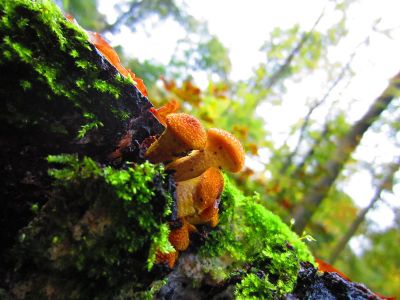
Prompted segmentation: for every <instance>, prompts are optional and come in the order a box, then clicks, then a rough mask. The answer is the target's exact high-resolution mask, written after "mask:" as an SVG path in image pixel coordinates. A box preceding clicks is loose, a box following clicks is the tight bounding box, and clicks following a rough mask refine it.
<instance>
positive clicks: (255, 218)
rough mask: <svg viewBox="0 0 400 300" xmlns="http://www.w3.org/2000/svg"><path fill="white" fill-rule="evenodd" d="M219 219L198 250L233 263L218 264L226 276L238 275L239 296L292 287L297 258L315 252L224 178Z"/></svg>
mask: <svg viewBox="0 0 400 300" xmlns="http://www.w3.org/2000/svg"><path fill="white" fill-rule="evenodd" d="M221 206H222V213H221V217H220V224H219V226H218V227H217V229H216V230H214V231H213V232H212V233H211V234H210V236H209V239H208V240H207V242H206V244H205V245H204V246H203V247H202V248H201V249H200V254H201V255H202V256H203V257H225V259H224V260H225V261H229V262H230V263H229V264H228V265H227V266H225V268H221V267H219V268H216V267H215V266H213V267H212V268H213V269H218V270H219V272H220V274H219V276H220V277H221V270H222V271H223V272H224V274H223V275H222V276H223V277H225V279H228V278H234V277H238V276H239V277H240V278H241V280H240V282H239V283H238V284H237V285H236V289H235V295H236V296H237V297H238V298H239V299H251V298H252V297H255V298H254V299H260V298H264V299H270V298H272V297H279V296H281V295H283V294H285V293H288V292H290V291H292V289H293V288H294V284H295V282H296V278H297V273H298V270H299V263H300V262H301V261H311V262H313V257H312V255H311V253H310V251H309V250H308V248H307V247H306V245H305V244H304V243H303V242H302V241H301V239H300V238H299V237H298V236H297V235H296V234H295V233H293V232H292V231H291V230H290V228H289V227H288V226H287V225H286V224H284V223H283V222H282V221H281V220H280V218H279V217H278V216H276V215H274V214H273V213H271V212H270V211H268V210H266V209H265V208H264V207H263V206H261V205H260V204H258V203H257V196H254V197H245V196H244V195H243V194H242V193H241V192H240V191H238V190H237V189H236V187H235V186H234V185H233V184H232V183H231V182H230V181H229V179H228V178H227V177H225V189H224V192H223V195H222V198H221Z"/></svg>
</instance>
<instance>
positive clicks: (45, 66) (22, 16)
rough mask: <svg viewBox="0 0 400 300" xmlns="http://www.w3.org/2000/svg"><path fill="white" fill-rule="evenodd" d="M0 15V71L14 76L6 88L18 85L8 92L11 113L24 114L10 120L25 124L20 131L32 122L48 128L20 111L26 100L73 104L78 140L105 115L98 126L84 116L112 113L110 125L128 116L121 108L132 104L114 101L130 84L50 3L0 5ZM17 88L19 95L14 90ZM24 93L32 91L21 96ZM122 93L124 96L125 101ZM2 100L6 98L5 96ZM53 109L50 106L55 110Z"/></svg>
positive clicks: (24, 0) (36, 117) (37, 116)
mask: <svg viewBox="0 0 400 300" xmlns="http://www.w3.org/2000/svg"><path fill="white" fill-rule="evenodd" d="M0 11H1V12H2V15H1V17H0V40H1V42H2V43H1V44H0V67H1V68H2V72H7V73H10V72H14V73H15V74H12V75H13V76H15V77H17V78H18V82H17V83H14V82H7V86H8V87H9V86H11V85H12V84H15V85H18V87H17V86H15V87H12V88H10V90H11V89H13V90H17V89H18V93H13V94H12V97H13V99H14V103H13V109H15V110H17V111H20V112H25V115H22V114H21V115H20V116H19V118H18V120H11V122H13V123H19V122H20V121H21V120H24V124H22V125H19V127H21V126H23V127H25V126H28V125H29V124H33V123H35V124H36V125H37V126H39V127H40V126H41V127H43V128H49V127H51V124H49V123H47V122H51V121H50V120H49V119H48V118H43V116H40V114H31V113H30V112H29V111H28V110H27V109H20V108H21V107H22V108H25V107H26V103H27V100H28V99H29V103H35V107H38V105H43V106H46V105H47V104H46V103H45V102H46V100H47V101H55V102H57V103H60V106H65V107H66V104H65V103H63V102H65V101H69V102H72V104H73V106H74V108H75V109H76V113H78V114H81V116H82V119H81V120H82V121H81V122H82V123H81V124H78V123H77V127H80V128H78V129H77V132H76V133H75V135H74V136H76V135H78V136H83V135H84V134H86V132H88V131H90V130H91V129H94V128H99V127H100V126H101V125H100V124H101V123H104V116H102V118H101V119H100V118H99V117H97V118H96V119H97V120H98V122H89V124H88V123H86V122H85V120H84V119H85V118H84V116H83V114H84V113H86V112H89V113H91V114H93V115H99V114H104V113H105V112H106V113H107V114H110V115H111V116H106V118H107V120H108V121H109V122H110V123H112V120H113V119H115V120H116V121H115V122H114V123H117V122H118V121H120V120H122V121H126V120H127V119H128V118H129V116H130V114H129V113H127V112H126V111H125V109H124V108H126V107H132V106H130V105H131V104H130V103H128V102H123V103H117V101H115V100H117V99H118V100H119V101H120V102H121V98H123V97H121V90H129V89H132V90H133V89H134V87H133V84H132V83H131V82H129V80H127V79H125V78H123V76H121V75H120V74H118V72H116V70H115V73H113V72H112V71H113V67H111V66H107V65H106V64H107V63H104V60H102V59H101V58H99V57H98V55H99V54H98V52H97V51H96V50H95V48H94V46H93V45H91V44H90V43H89V41H88V36H87V34H86V32H85V31H84V30H83V29H82V28H80V27H79V26H77V25H75V24H73V23H71V22H69V21H67V20H66V19H65V17H64V16H63V15H62V13H61V11H60V10H59V9H58V7H57V6H56V5H55V4H54V3H53V2H52V1H50V0H37V1H28V0H15V1H0ZM13 16H18V18H14V17H13ZM27 24H29V26H27ZM103 68H106V69H107V68H110V70H111V72H108V73H107V72H104V69H103ZM16 70H18V71H16ZM107 70H108V69H107ZM110 70H109V71H110ZM11 78H14V77H11ZM82 78H84V80H83V79H82ZM28 83H29V84H28ZM20 87H22V92H19V90H21V89H20ZM28 90H30V91H33V93H29V92H25V93H24V92H23V91H28ZM82 92H84V93H82ZM126 95H128V93H126V94H125V95H124V96H125V98H126ZM2 96H3V97H5V98H7V97H11V95H8V94H7V95H2ZM125 98H124V99H125ZM124 101H125V100H124ZM96 102H97V103H96ZM38 103H40V104H38ZM57 106H58V104H54V107H55V109H54V111H55V112H57ZM100 107H102V108H101V109H100ZM2 110H3V111H4V116H5V118H7V119H9V118H10V117H9V115H10V113H9V111H8V110H6V109H4V108H3V107H2ZM42 110H43V109H42ZM128 110H129V109H128ZM60 113H61V110H60ZM54 119H60V116H57V117H56V116H54ZM26 120H28V121H26ZM8 122H9V121H8ZM42 123H43V124H42ZM44 123H45V124H44ZM43 130H44V129H43ZM71 134H73V132H71Z"/></svg>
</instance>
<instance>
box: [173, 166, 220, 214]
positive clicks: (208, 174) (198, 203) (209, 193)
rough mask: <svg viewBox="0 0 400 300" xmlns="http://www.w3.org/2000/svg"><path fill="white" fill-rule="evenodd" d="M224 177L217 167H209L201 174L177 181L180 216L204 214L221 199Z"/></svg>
mask: <svg viewBox="0 0 400 300" xmlns="http://www.w3.org/2000/svg"><path fill="white" fill-rule="evenodd" d="M223 188H224V177H223V176H222V173H221V171H220V170H218V169H216V168H209V169H207V170H206V171H205V172H204V173H203V174H202V175H201V176H198V177H195V178H192V179H189V180H185V181H180V182H177V183H176V199H177V204H178V217H179V218H185V217H190V216H196V215H200V214H202V213H203V212H204V211H205V210H207V209H208V208H209V207H212V206H215V204H216V203H217V202H218V201H219V198H220V196H221V193H222V190H223Z"/></svg>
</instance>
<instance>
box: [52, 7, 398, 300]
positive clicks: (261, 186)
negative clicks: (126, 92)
mask: <svg viewBox="0 0 400 300" xmlns="http://www.w3.org/2000/svg"><path fill="white" fill-rule="evenodd" d="M101 2H102V1H100V0H85V1H80V0H59V1H56V3H57V4H58V5H59V6H60V7H61V8H62V9H63V10H64V11H65V12H66V13H70V14H72V15H73V16H74V17H75V18H76V19H77V21H78V23H79V24H80V25H81V26H82V27H84V28H85V29H87V30H93V31H97V32H99V33H100V34H102V35H103V36H104V37H105V38H106V39H108V41H110V43H111V44H112V45H113V46H114V47H115V48H116V49H117V51H118V52H119V54H120V57H121V60H122V63H123V65H124V66H126V67H128V68H131V69H132V71H133V72H134V73H135V74H136V75H137V76H138V77H141V78H143V79H144V81H145V84H146V86H147V88H148V90H149V99H150V100H151V101H152V103H153V104H154V105H155V106H156V107H158V106H161V105H164V104H166V103H168V102H170V101H176V102H177V103H179V105H180V110H181V111H186V112H189V113H190V114H193V115H195V116H196V117H198V118H199V119H201V120H202V122H203V124H204V125H205V126H206V127H219V128H224V129H226V130H228V131H231V132H232V133H233V134H234V135H235V136H237V137H238V138H239V139H240V140H241V141H242V143H243V145H244V146H245V149H246V151H247V166H246V169H245V170H244V171H243V172H242V173H240V174H239V175H237V176H236V177H234V179H235V180H236V182H237V183H238V185H239V186H240V188H241V189H242V190H243V191H245V193H247V194H253V193H258V194H259V195H260V200H259V201H260V202H261V203H262V204H263V205H265V206H266V207H267V208H268V209H270V210H272V211H273V212H275V213H276V214H278V215H279V216H281V218H282V219H283V220H285V221H286V222H287V223H288V224H291V226H292V228H293V230H295V231H296V232H297V233H299V234H300V235H302V236H303V237H304V239H306V240H308V242H309V243H308V244H309V246H310V248H311V249H312V250H313V252H314V254H315V255H316V257H318V258H320V259H323V260H325V261H327V262H329V263H331V264H333V265H334V266H335V267H337V268H339V269H340V270H341V271H342V272H344V273H345V274H347V275H348V276H349V277H350V278H351V280H353V281H358V282H363V283H365V284H367V285H368V286H369V287H370V288H371V289H373V290H374V291H376V292H378V293H381V294H385V295H390V296H397V297H400V251H399V247H400V203H399V197H400V184H399V178H400V172H398V169H399V164H400V151H399V149H400V133H399V129H400V109H399V97H398V95H399V86H400V75H397V76H396V71H397V72H399V71H400V60H399V55H397V60H396V59H393V62H392V63H393V66H392V70H394V73H393V74H384V75H382V77H383V78H378V79H377V80H376V82H373V83H372V84H371V83H367V84H365V83H363V82H362V81H360V78H362V76H363V72H371V71H370V70H374V68H368V67H366V66H367V65H368V59H369V58H368V55H369V54H368V53H369V52H368V51H369V50H370V49H371V47H372V46H373V43H372V42H371V41H374V42H375V44H376V43H385V41H395V40H396V38H397V43H399V42H400V22H399V23H398V24H397V25H396V26H393V25H392V24H388V23H387V22H385V19H384V18H382V16H379V15H377V16H376V17H375V18H374V19H373V21H372V22H371V23H370V24H369V27H368V28H366V27H365V26H364V28H363V29H364V31H363V32H364V33H365V35H363V34H364V33H361V34H358V35H354V34H353V32H352V31H351V26H350V25H349V24H350V23H351V21H352V20H351V15H352V14H354V11H358V12H359V13H363V12H362V10H363V2H368V1H361V0H360V1H350V0H336V1H332V0H325V1H321V2H324V5H325V6H324V9H322V10H321V11H320V14H319V15H318V16H317V17H316V18H315V20H312V26H308V27H305V26H303V25H301V24H291V25H290V26H288V25H287V24H288V22H286V23H285V24H286V25H285V26H283V27H282V26H281V24H279V22H278V23H276V24H275V25H274V27H271V28H267V29H266V31H265V32H267V33H268V34H266V35H264V36H257V38H258V39H259V50H260V53H262V57H263V58H262V61H261V62H260V63H258V65H257V66H255V67H254V68H253V71H252V72H251V75H250V76H248V78H245V79H240V80H238V79H234V78H233V77H232V75H231V70H232V67H234V66H233V65H232V62H231V59H230V52H231V51H232V49H229V48H228V47H227V46H225V45H224V44H223V43H222V41H221V37H219V36H217V35H215V34H213V33H212V32H211V31H210V28H209V26H208V24H207V22H205V21H204V20H201V19H198V18H196V17H194V16H193V15H194V14H191V13H190V12H189V9H188V7H189V6H188V5H186V3H185V2H182V1H178V0H118V1H114V2H112V1H109V0H107V1H106V2H108V5H107V6H108V7H110V2H112V3H113V5H112V8H113V10H112V11H110V12H109V13H110V15H109V13H108V12H104V11H103V12H100V10H99V7H101V5H102V3H101ZM103 2H104V1H103ZM200 2H202V1H200ZM240 2H242V6H243V12H242V13H243V14H249V15H250V16H251V14H252V9H251V3H252V2H251V1H247V2H245V1H240ZM294 2H296V1H293V3H294ZM207 3H208V2H207ZM210 3H211V2H210ZM229 3H230V2H226V4H227V5H228V6H227V7H226V10H225V11H220V12H219V13H220V14H221V22H224V18H225V16H226V15H227V14H229V11H230V9H229ZM302 3H303V4H304V5H307V1H304V2H302ZM380 3H381V4H382V5H387V4H388V3H390V1H389V2H388V1H382V2H380ZM392 3H395V1H392ZM208 4H209V3H208ZM208 4H205V5H208ZM270 5H271V4H270ZM271 7H273V5H271ZM209 9H210V10H213V7H212V5H210V7H209ZM288 9H290V7H288ZM389 9H393V10H395V11H396V7H393V8H389ZM397 9H400V7H397ZM304 10H305V11H306V10H307V8H306V7H304ZM397 11H398V10H397ZM299 14H301V11H299ZM349 15H350V17H349ZM166 22H174V23H176V24H175V25H178V26H179V28H180V30H181V31H182V32H184V38H180V39H179V40H178V41H177V42H176V46H175V49H174V50H173V51H172V54H171V56H170V57H169V61H168V63H160V62H159V61H157V60H155V59H150V58H147V59H146V58H138V57H135V51H136V50H137V49H142V48H146V47H148V46H146V42H142V43H141V44H135V46H134V47H133V49H127V48H126V47H125V48H124V47H122V45H119V44H118V41H121V40H123V39H124V36H123V33H127V32H129V33H138V32H145V33H146V36H147V38H148V40H149V41H151V40H152V39H153V38H155V37H152V34H153V31H155V30H156V29H157V28H160V26H161V27H162V26H164V25H165V24H166ZM237 22H245V18H243V20H242V19H238V20H237ZM289 24H290V23H289ZM226 26H227V27H228V28H229V26H230V24H229V23H227V24H226ZM244 27H245V26H243V28H244ZM235 28H236V27H235ZM243 30H246V29H243ZM247 34H248V35H252V34H253V33H252V32H251V31H249V32H247ZM172 36H173V34H172V33H171V38H172ZM354 36H357V37H359V36H362V38H361V39H359V40H358V38H353V37H354ZM117 37H119V38H117ZM126 38H127V37H126ZM164 38H165V39H168V38H169V36H166V37H164ZM349 40H350V41H351V42H350V43H349ZM245 42H246V41H243V43H245ZM149 44H150V43H149ZM151 44H152V45H154V44H157V42H154V41H152V43H151ZM343 44H346V45H347V47H344V48H343ZM163 47H164V45H163V41H159V42H158V47H157V49H155V50H156V51H159V52H160V53H161V52H163V51H164V48H163ZM341 49H342V50H341ZM343 49H345V50H343ZM349 49H350V50H349ZM390 50H393V49H389V48H388V49H387V53H380V54H379V55H381V56H383V57H384V56H387V55H389V54H388V53H390ZM152 51H153V52H154V49H153V50H152ZM340 51H341V52H340ZM343 51H344V52H343ZM335 53H336V54H335ZM338 53H340V54H338ZM243 60H244V62H246V61H247V60H249V61H254V60H252V58H251V57H246V56H245V53H243ZM396 64H397V65H396ZM360 66H361V67H360ZM362 66H365V68H364V69H363V68H362ZM376 68H377V72H376V74H378V75H379V74H383V73H379V72H378V71H379V68H380V67H379V66H377V67H376ZM396 68H398V69H396ZM372 73H374V71H373V72H372ZM399 74H400V73H399ZM364 75H365V74H364ZM389 76H394V77H392V79H391V80H389ZM360 82H361V84H360ZM355 89H359V90H360V92H358V95H360V96H358V97H356V96H354V94H352V93H351V92H350V91H354V90H355ZM382 224H384V225H382Z"/></svg>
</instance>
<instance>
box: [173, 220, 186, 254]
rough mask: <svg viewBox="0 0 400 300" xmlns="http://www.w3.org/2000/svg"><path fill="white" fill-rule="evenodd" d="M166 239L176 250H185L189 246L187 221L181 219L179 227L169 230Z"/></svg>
mask: <svg viewBox="0 0 400 300" xmlns="http://www.w3.org/2000/svg"><path fill="white" fill-rule="evenodd" d="M168 239H169V242H170V243H171V244H172V246H174V248H175V249H176V250H178V251H184V250H186V249H187V248H188V247H189V226H188V224H187V222H186V221H183V224H182V226H181V227H180V228H176V229H173V230H171V232H170V233H169V237H168Z"/></svg>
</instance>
